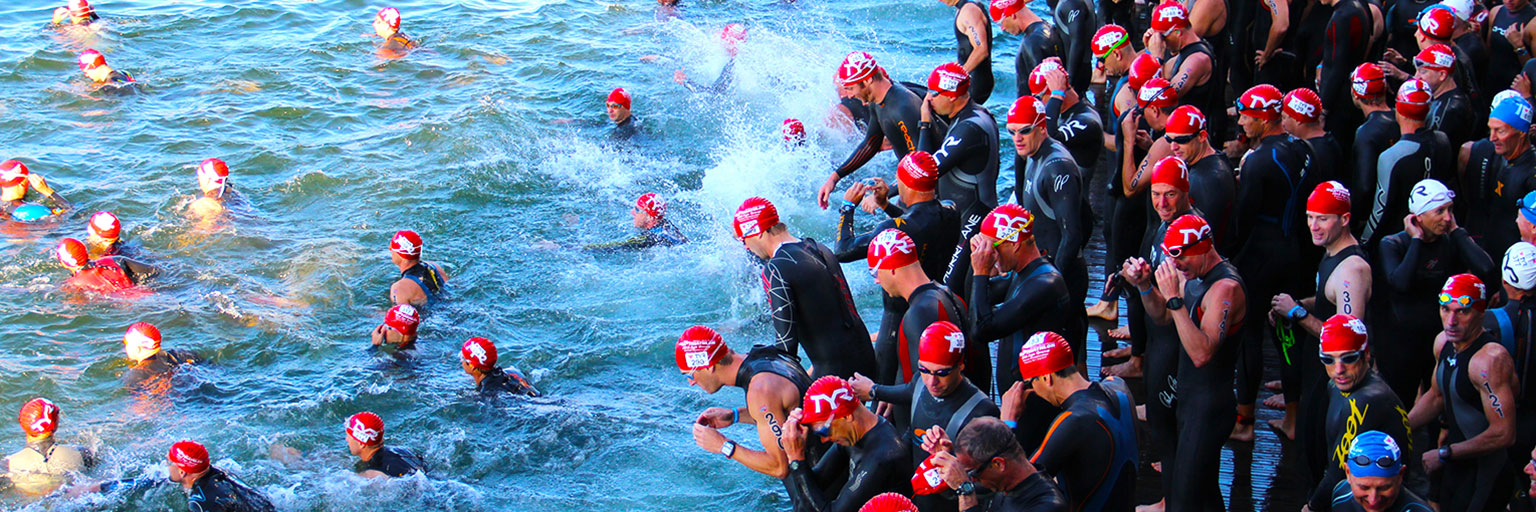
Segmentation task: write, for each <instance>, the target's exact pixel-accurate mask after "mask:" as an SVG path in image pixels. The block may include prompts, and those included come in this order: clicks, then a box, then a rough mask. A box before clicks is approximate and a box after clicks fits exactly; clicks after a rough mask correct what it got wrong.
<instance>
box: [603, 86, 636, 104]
mask: <svg viewBox="0 0 1536 512" xmlns="http://www.w3.org/2000/svg"><path fill="white" fill-rule="evenodd" d="M631 101H632V99H631V98H630V97H629V91H626V90H624V88H623V87H614V88H613V90H612V91H608V100H607V103H617V104H619V106H621V107H624V108H629V106H630V105H631Z"/></svg>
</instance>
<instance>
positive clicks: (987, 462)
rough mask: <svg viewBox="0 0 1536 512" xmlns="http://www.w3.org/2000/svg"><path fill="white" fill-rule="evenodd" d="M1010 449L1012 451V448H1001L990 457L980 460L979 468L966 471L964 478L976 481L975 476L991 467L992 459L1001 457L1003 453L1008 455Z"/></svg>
mask: <svg viewBox="0 0 1536 512" xmlns="http://www.w3.org/2000/svg"><path fill="white" fill-rule="evenodd" d="M1011 449H1013V447H1008V448H1003V449H1001V450H998V451H997V453H994V454H992V456H991V457H987V458H985V459H982V461H981V465H980V466H976V469H968V470H966V471H965V477H966V478H969V479H972V480H975V479H976V475H977V474H978V473H981V472H982V471H986V469H987V466H991V465H992V459H996V458H998V457H1002V456H1003V454H1004V453H1008V450H1011Z"/></svg>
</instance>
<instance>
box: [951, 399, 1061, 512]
mask: <svg viewBox="0 0 1536 512" xmlns="http://www.w3.org/2000/svg"><path fill="white" fill-rule="evenodd" d="M933 445H934V450H935V451H934V456H933V460H932V463H933V465H934V466H937V467H938V468H939V469H940V471H941V474H942V475H943V479H944V484H945V485H946V486H948V487H949V488H950V489H953V490H954V491H955V494H957V495H959V496H960V510H962V511H966V512H979V511H982V510H987V511H990V512H1026V511H1027V512H1067V511H1069V510H1073V509H1072V508H1071V507H1070V506H1069V505H1068V504H1067V497H1066V495H1065V494H1063V493H1062V491H1061V489H1060V488H1059V487H1057V486H1056V483H1055V482H1052V481H1051V479H1050V477H1048V476H1046V474H1045V473H1041V472H1039V471H1037V470H1036V469H1035V465H1034V464H1032V463H1030V462H1029V455H1028V454H1027V453H1026V452H1025V451H1024V448H1023V446H1021V445H1020V444H1019V441H1018V439H1016V438H1015V437H1014V433H1013V431H1012V429H1010V428H1008V425H1005V424H1003V422H1002V420H999V419H996V418H981V419H978V420H976V421H973V422H971V424H970V425H967V426H966V427H965V429H964V430H961V431H960V434H959V435H957V436H955V439H954V441H950V439H949V438H948V437H947V436H946V437H944V438H943V439H938V440H936V441H934V442H933ZM982 489H989V490H991V491H993V494H992V499H991V501H990V502H989V503H988V504H987V505H986V506H982V505H981V500H980V499H978V498H977V497H976V493H977V491H979V490H982Z"/></svg>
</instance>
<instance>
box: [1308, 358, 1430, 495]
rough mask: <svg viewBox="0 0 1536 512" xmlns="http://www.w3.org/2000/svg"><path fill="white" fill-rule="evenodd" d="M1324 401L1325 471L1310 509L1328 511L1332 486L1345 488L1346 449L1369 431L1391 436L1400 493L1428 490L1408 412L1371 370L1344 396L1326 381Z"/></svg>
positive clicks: (1347, 452) (1384, 382) (1314, 492)
mask: <svg viewBox="0 0 1536 512" xmlns="http://www.w3.org/2000/svg"><path fill="white" fill-rule="evenodd" d="M1325 400H1327V426H1328V432H1327V442H1328V444H1327V448H1326V450H1327V453H1326V454H1325V455H1326V456H1327V458H1328V468H1327V470H1326V471H1325V472H1324V473H1323V475H1322V477H1323V480H1322V482H1321V483H1319V484H1318V485H1317V488H1316V489H1315V490H1313V492H1312V501H1311V507H1312V510H1328V507H1329V505H1330V501H1331V499H1332V498H1333V489H1334V487H1335V486H1337V485H1338V483H1339V482H1345V484H1344V485H1345V486H1348V485H1349V483H1348V482H1347V481H1346V479H1345V477H1344V466H1345V464H1347V463H1348V458H1349V448H1350V447H1351V446H1353V445H1354V442H1355V436H1356V435H1358V434H1361V433H1364V432H1370V431H1372V430H1374V431H1377V432H1381V433H1384V434H1386V435H1388V436H1391V437H1392V440H1393V441H1396V442H1397V446H1398V448H1399V449H1401V450H1402V457H1400V460H1401V461H1402V464H1403V465H1404V466H1405V467H1406V471H1407V472H1406V473H1405V474H1404V478H1403V487H1404V489H1403V490H1405V491H1406V490H1409V489H1410V488H1413V489H1417V490H1418V491H1419V492H1420V493H1423V492H1427V491H1428V488H1427V484H1428V483H1429V482H1428V480H1425V479H1424V474H1423V472H1422V471H1421V470H1420V468H1419V466H1420V465H1421V464H1422V463H1421V462H1420V459H1419V457H1418V452H1416V451H1414V449H1413V437H1412V436H1411V435H1410V430H1409V428H1408V410H1407V409H1404V408H1403V403H1402V402H1400V401H1398V399H1397V395H1396V394H1395V393H1393V392H1392V388H1390V387H1388V386H1387V382H1386V381H1384V380H1381V377H1379V376H1377V375H1376V372H1375V371H1374V370H1369V369H1367V370H1366V374H1365V377H1364V378H1362V379H1361V380H1360V382H1359V383H1358V384H1356V385H1355V388H1354V389H1353V390H1351V391H1350V392H1348V393H1345V392H1342V391H1339V388H1338V385H1337V384H1335V383H1334V382H1333V381H1332V380H1330V381H1329V382H1328V393H1327V396H1326V397H1325ZM1319 448H1321V447H1319ZM1410 484H1412V485H1410Z"/></svg>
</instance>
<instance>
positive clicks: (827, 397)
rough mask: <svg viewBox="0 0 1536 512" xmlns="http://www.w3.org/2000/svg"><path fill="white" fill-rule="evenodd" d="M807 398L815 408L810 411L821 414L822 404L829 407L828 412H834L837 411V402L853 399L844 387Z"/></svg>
mask: <svg viewBox="0 0 1536 512" xmlns="http://www.w3.org/2000/svg"><path fill="white" fill-rule="evenodd" d="M808 398H810V400H811V404H812V405H814V406H815V410H814V411H812V412H814V413H816V414H817V415H820V414H823V411H822V406H823V405H825V406H826V408H827V409H831V411H828V412H835V411H837V406H838V405H839V404H841V403H843V402H851V401H853V395H851V394H849V393H848V388H845V387H840V388H837V389H834V390H832V392H831V393H827V394H819V395H811V396H810V397H808Z"/></svg>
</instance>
